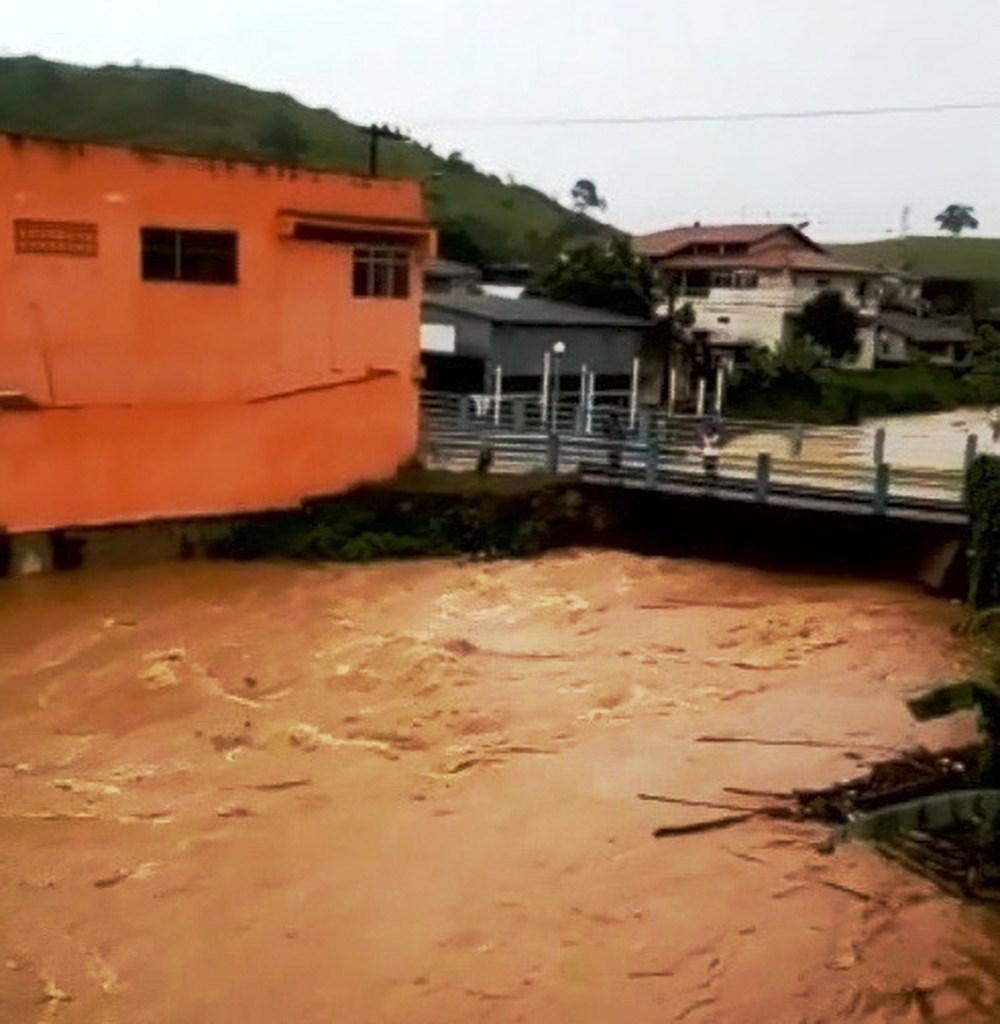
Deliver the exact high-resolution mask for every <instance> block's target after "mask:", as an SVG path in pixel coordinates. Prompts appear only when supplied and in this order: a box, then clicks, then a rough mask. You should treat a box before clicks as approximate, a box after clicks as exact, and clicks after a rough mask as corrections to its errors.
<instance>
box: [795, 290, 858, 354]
mask: <svg viewBox="0 0 1000 1024" xmlns="http://www.w3.org/2000/svg"><path fill="white" fill-rule="evenodd" d="M798 329H799V330H798V333H799V335H800V336H801V337H804V338H811V339H812V340H813V341H814V342H815V343H816V344H817V345H819V346H820V348H822V349H824V350H825V351H826V352H828V353H829V354H830V355H831V356H832V357H833V358H834V359H843V358H844V356H848V355H853V354H854V353H855V352H857V349H858V314H857V313H855V312H854V310H853V309H851V307H850V306H849V305H848V304H847V303H846V302H845V301H844V297H843V295H841V294H840V292H838V291H834V290H832V289H831V290H828V291H822V292H820V293H819V295H817V296H816V297H815V298H813V299H810V301H809V302H807V303H806V304H805V305H804V306H803V307H802V312H801V313H800V314H799V322H798Z"/></svg>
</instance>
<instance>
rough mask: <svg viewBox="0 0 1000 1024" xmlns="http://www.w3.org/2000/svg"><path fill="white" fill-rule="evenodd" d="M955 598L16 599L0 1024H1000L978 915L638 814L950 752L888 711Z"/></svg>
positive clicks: (622, 582) (120, 579) (416, 595)
mask: <svg viewBox="0 0 1000 1024" xmlns="http://www.w3.org/2000/svg"><path fill="white" fill-rule="evenodd" d="M959 615H960V609H957V608H954V607H951V606H949V605H948V604H946V603H942V602H940V601H938V600H935V599H932V598H930V597H926V596H924V595H922V594H921V593H919V592H918V591H916V590H914V589H911V588H909V587H905V586H902V585H898V586H897V585H894V584H889V583H865V582H842V581H841V582H837V581H833V580H830V579H821V578H812V577H797V576H790V575H778V574H769V573H765V572H761V571H757V570H750V569H743V568H736V567H730V566H723V565H718V564H708V563H701V562H694V561H675V560H668V559H657V558H640V557H637V556H632V555H625V554H620V553H614V552H595V551H587V552H580V553H573V552H567V553H560V554H557V555H551V556H548V557H545V558H542V559H538V560H534V561H523V562H500V563H494V564H476V563H469V564H458V563H448V562H422V563H417V562H413V563H407V564H381V565H374V566H368V567H357V568H346V567H340V566H324V567H303V566H296V565H278V564H263V563H261V564H243V565H236V564H225V563H197V562H194V563H186V564H173V565H161V566H156V567H149V568H134V569H120V570H104V571H98V570H93V571H84V572H79V573H75V574H68V575H63V576H52V577H48V578H36V579H28V580H7V581H0V625H2V629H0V679H2V683H0V787H2V788H0V1020H3V1021H5V1022H6V1021H12V1022H22V1021H23V1022H30V1024H36V1022H39V1021H59V1022H63V1021H65V1022H67V1024H70V1022H87V1024H93V1022H98V1024H117V1022H121V1024H126V1022H127V1024H141V1022H150V1024H153V1022H155V1024H159V1022H165V1021H170V1022H172V1024H188V1022H190V1024H195V1022H197V1024H202V1022H205V1021H209V1020H211V1021H213V1022H217V1024H222V1022H230V1021H231V1022H234V1024H235V1022H246V1024H253V1022H261V1024H263V1022H268V1024H270V1022H274V1021H295V1022H300V1024H312V1022H317V1024H318V1022H325V1024H328V1022H341V1021H343V1022H352V1024H353V1022H373V1024H374V1022H379V1024H383V1022H385V1024H392V1022H407V1024H414V1022H426V1024H442V1022H452V1021H454V1022H463V1021H496V1022H513V1021H524V1022H531V1024H536V1022H538V1024H548V1022H552V1024H554V1022H565V1021H573V1022H602V1024H603V1022H609V1021H627V1022H639V1024H641V1022H646V1021H650V1022H653V1021H656V1022H669V1021H689V1022H695V1024H697V1022H731V1021H736V1022H753V1021H766V1022H784V1021H789V1022H806V1021H809V1022H819V1021H829V1020H863V1021H882V1020H901V1021H931V1020H933V1021H956V1022H958V1021H962V1022H968V1021H995V1020H997V1019H998V1016H1000V1003H998V1000H1000V957H998V952H1000V946H998V943H1000V926H998V918H997V916H996V912H995V910H993V909H990V908H986V907H979V906H973V905H966V904H962V903H960V902H958V901H956V900H954V899H952V898H950V897H948V896H946V895H944V894H942V893H941V892H939V891H938V890H936V889H935V888H934V887H933V886H932V885H931V884H930V883H929V882H927V881H925V880H923V879H921V878H919V877H917V876H914V875H911V874H908V873H907V872H905V871H904V870H903V869H901V868H900V867H898V866H896V865H894V864H892V863H890V862H888V861H884V860H882V859H880V858H879V857H878V855H877V854H875V853H873V852H872V851H871V850H869V849H868V848H867V847H865V846H864V845H861V844H857V843H848V844H845V845H843V846H839V847H838V848H837V849H836V851H835V852H834V853H833V855H830V856H823V855H821V854H820V853H818V852H817V851H816V849H815V847H816V845H817V844H818V843H819V842H820V841H821V840H822V839H823V838H824V836H825V831H824V830H823V829H822V828H820V827H818V826H814V825H809V824H798V823H794V822H789V821H781V820H775V819H768V818H755V819H751V820H750V821H748V822H745V823H743V824H740V825H737V826H734V827H732V828H729V829H726V830H724V831H718V832H707V833H701V834H693V835H687V836H677V837H673V838H664V839H654V838H653V837H652V832H653V830H654V829H656V828H658V827H661V826H665V825H683V824H686V823H691V822H695V821H698V820H701V819H704V818H705V817H711V816H713V815H714V814H717V813H718V812H714V811H711V810H705V809H699V808H687V807H674V806H668V805H665V804H659V803H656V802H651V801H640V800H638V799H637V794H638V793H640V792H645V793H654V794H664V795H673V796H682V797H686V798H689V799H696V800H705V801H708V802H737V801H740V800H742V801H743V802H749V803H750V804H752V803H753V800H752V798H747V797H740V798H737V797H734V796H733V795H731V794H727V793H726V792H725V787H727V786H735V787H743V788H747V789H754V788H756V789H762V790H763V789H768V790H787V789H790V788H792V787H809V786H822V785H826V784H828V783H831V782H834V781H836V780H838V779H841V778H844V777H847V776H850V775H852V774H855V773H857V772H859V771H862V770H864V766H865V763H866V762H867V761H870V760H872V759H875V758H878V757H884V756H885V748H901V747H906V746H908V745H912V744H914V743H916V742H924V743H928V744H931V745H933V744H942V745H943V744H951V743H960V742H964V741H966V740H968V739H969V738H971V736H972V735H973V730H972V727H971V723H970V722H968V721H965V720H961V719H955V720H954V721H950V722H943V723H937V724H935V725H933V726H931V727H927V726H920V727H916V726H914V724H913V723H912V722H911V721H910V719H909V718H908V715H907V712H906V709H905V707H904V705H903V702H902V699H901V698H902V697H903V696H904V695H905V694H907V693H909V692H911V691H912V690H914V689H916V688H919V687H921V686H924V685H927V684H929V683H931V682H933V681H935V680H937V679H939V678H942V677H945V676H948V675H949V674H951V673H954V672H956V671H959V670H960V669H961V667H962V664H963V661H964V659H965V658H966V657H967V655H966V653H965V652H964V651H963V650H962V649H961V648H960V647H959V646H957V642H956V641H955V640H954V638H953V636H952V633H951V627H952V626H953V625H954V623H955V622H956V621H957V619H958V617H959ZM705 735H712V736H739V737H747V738H751V739H780V740H788V739H800V740H818V741H822V743H824V744H827V745H824V746H815V747H813V746H805V745H789V744H780V745H767V744H758V743H739V744H730V743H705V742H699V741H698V738H699V737H700V736H705Z"/></svg>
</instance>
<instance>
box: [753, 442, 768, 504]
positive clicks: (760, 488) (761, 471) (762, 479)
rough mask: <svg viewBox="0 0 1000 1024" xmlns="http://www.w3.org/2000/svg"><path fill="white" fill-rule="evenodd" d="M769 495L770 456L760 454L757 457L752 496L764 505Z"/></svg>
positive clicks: (765, 453) (764, 453) (763, 453)
mask: <svg viewBox="0 0 1000 1024" xmlns="http://www.w3.org/2000/svg"><path fill="white" fill-rule="evenodd" d="M770 493H771V456H770V455H769V454H768V453H767V452H761V453H760V454H759V455H758V456H757V484H756V487H755V489H754V496H755V498H756V499H757V501H759V502H763V503H766V502H767V499H768V495H769V494H770Z"/></svg>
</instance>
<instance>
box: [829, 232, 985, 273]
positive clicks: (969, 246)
mask: <svg viewBox="0 0 1000 1024" xmlns="http://www.w3.org/2000/svg"><path fill="white" fill-rule="evenodd" d="M826 248H827V249H829V251H830V253H831V254H832V255H834V256H835V257H836V258H837V259H840V260H844V261H845V262H847V263H853V264H856V265H859V266H863V267H874V268H876V269H880V268H885V269H891V270H903V271H906V272H907V273H910V274H916V275H918V276H921V277H955V278H963V279H969V280H989V279H1000V238H941V237H938V236H935V235H909V236H907V237H905V238H887V239H884V240H882V241H878V242H855V243H850V244H843V245H828V246H826Z"/></svg>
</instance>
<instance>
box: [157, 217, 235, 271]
mask: <svg viewBox="0 0 1000 1024" xmlns="http://www.w3.org/2000/svg"><path fill="white" fill-rule="evenodd" d="M142 277H143V280H145V281H189V282H192V283H196V284H236V282H237V279H238V262H237V236H236V232H235V231H180V230H178V229H176V228H143V229H142Z"/></svg>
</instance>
